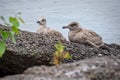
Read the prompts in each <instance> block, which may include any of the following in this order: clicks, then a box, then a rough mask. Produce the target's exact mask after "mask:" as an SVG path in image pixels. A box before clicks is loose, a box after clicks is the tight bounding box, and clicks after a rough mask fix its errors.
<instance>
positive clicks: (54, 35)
mask: <svg viewBox="0 0 120 80" xmlns="http://www.w3.org/2000/svg"><path fill="white" fill-rule="evenodd" d="M46 22H47V20H46V19H45V18H40V19H39V20H38V21H37V23H39V27H38V29H37V30H36V33H38V34H42V35H47V36H48V37H49V38H51V39H52V40H59V41H65V40H66V39H65V38H64V37H63V35H62V34H61V33H60V32H58V31H56V30H53V29H51V28H49V27H47V26H46Z"/></svg>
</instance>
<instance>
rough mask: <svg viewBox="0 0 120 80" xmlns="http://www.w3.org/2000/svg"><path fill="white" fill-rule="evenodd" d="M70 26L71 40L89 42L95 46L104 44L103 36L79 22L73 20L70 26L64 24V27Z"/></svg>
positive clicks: (69, 35) (69, 36)
mask: <svg viewBox="0 0 120 80" xmlns="http://www.w3.org/2000/svg"><path fill="white" fill-rule="evenodd" d="M65 28H68V29H69V30H70V31H69V32H68V38H69V40H70V41H71V42H77V43H87V44H90V45H92V46H94V47H98V48H99V47H101V46H103V45H104V43H103V42H102V37H100V36H99V35H98V34H97V33H95V32H94V31H92V30H87V29H84V28H82V27H81V26H80V25H79V23H78V22H71V23H70V24H69V25H68V26H63V29H65Z"/></svg>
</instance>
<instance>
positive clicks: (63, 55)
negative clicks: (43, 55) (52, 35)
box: [53, 42, 71, 65]
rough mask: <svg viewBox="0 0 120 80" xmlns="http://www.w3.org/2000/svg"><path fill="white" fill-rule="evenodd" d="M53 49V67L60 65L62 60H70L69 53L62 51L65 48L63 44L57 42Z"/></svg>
mask: <svg viewBox="0 0 120 80" xmlns="http://www.w3.org/2000/svg"><path fill="white" fill-rule="evenodd" d="M54 47H55V49H56V51H55V53H54V56H53V63H54V64H55V65H58V64H60V63H61V61H62V60H63V59H70V58H71V56H70V54H69V52H65V51H64V48H65V47H64V46H63V44H62V43H61V42H58V43H57V44H55V46H54Z"/></svg>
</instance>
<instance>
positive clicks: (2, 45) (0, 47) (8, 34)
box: [0, 15, 24, 57]
mask: <svg viewBox="0 0 120 80" xmlns="http://www.w3.org/2000/svg"><path fill="white" fill-rule="evenodd" d="M0 19H1V20H2V21H3V22H4V24H5V25H6V26H11V29H10V30H9V31H5V30H0V36H1V37H2V39H1V40H0V57H2V56H3V54H4V52H5V50H6V40H7V39H8V38H10V39H11V40H12V41H13V43H16V40H15V37H14V36H15V34H19V28H18V27H19V26H20V22H22V23H24V21H23V20H22V18H20V17H18V16H17V15H16V16H15V17H12V16H10V17H9V20H8V21H9V23H8V22H7V21H6V20H5V18H4V17H3V16H0ZM19 21H20V22H19Z"/></svg>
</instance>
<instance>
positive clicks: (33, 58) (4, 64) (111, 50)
mask: <svg viewBox="0 0 120 80" xmlns="http://www.w3.org/2000/svg"><path fill="white" fill-rule="evenodd" d="M0 29H4V30H9V28H8V27H6V26H3V25H0ZM15 38H16V42H17V43H16V44H13V42H12V41H10V40H8V41H7V42H6V43H7V50H6V52H5V54H4V55H3V57H2V58H1V59H0V76H4V75H7V74H16V73H17V74H18V73H22V72H23V71H24V70H26V69H27V68H29V67H32V66H40V65H47V66H51V65H53V64H52V59H53V53H54V52H55V49H54V45H55V44H56V43H57V42H58V41H56V40H54V41H53V40H51V39H50V38H49V36H44V35H40V34H37V33H33V32H28V31H21V30H20V34H19V35H16V36H15ZM0 40H1V37H0ZM63 44H64V46H65V51H68V52H70V54H71V56H72V59H69V60H64V61H63V63H69V62H75V61H78V60H82V59H86V58H92V57H95V56H101V57H102V56H109V57H114V56H115V57H116V56H117V57H118V58H120V55H119V54H120V46H119V45H116V44H110V45H108V44H107V47H102V48H95V47H91V46H89V45H86V44H78V43H70V42H68V41H65V42H64V43H63Z"/></svg>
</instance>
